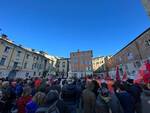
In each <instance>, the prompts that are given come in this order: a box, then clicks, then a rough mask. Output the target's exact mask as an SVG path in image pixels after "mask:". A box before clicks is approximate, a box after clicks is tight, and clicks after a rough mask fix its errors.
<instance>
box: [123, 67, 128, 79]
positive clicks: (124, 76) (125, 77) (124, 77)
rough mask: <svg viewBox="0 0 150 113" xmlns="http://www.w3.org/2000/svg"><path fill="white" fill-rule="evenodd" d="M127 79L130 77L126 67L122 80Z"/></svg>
mask: <svg viewBox="0 0 150 113" xmlns="http://www.w3.org/2000/svg"><path fill="white" fill-rule="evenodd" d="M127 79H128V76H127V71H126V69H124V74H123V78H122V81H126V80H127Z"/></svg>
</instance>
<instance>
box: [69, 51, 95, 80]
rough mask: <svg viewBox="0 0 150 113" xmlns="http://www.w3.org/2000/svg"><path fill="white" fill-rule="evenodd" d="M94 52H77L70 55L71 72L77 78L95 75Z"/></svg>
mask: <svg viewBox="0 0 150 113" xmlns="http://www.w3.org/2000/svg"><path fill="white" fill-rule="evenodd" d="M92 57H93V52H92V50H89V51H79V50H78V51H77V52H71V53H70V64H71V72H70V74H71V73H72V74H74V75H75V76H79V77H81V76H85V75H92V74H93V66H92Z"/></svg>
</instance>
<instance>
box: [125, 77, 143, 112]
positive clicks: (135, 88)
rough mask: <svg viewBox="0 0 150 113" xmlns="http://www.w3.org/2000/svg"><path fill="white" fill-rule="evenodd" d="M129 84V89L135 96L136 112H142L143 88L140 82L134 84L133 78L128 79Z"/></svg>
mask: <svg viewBox="0 0 150 113" xmlns="http://www.w3.org/2000/svg"><path fill="white" fill-rule="evenodd" d="M127 84H128V89H127V91H128V92H129V93H130V94H131V95H132V96H133V98H134V105H135V111H136V113H142V103H141V93H142V88H141V87H140V86H139V85H138V84H133V80H132V79H128V80H127Z"/></svg>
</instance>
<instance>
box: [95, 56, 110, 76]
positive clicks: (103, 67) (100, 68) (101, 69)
mask: <svg viewBox="0 0 150 113" xmlns="http://www.w3.org/2000/svg"><path fill="white" fill-rule="evenodd" d="M110 58H111V56H101V57H95V58H93V59H92V64H93V71H94V73H95V74H100V73H105V72H106V71H107V64H106V62H107V60H109V59H110Z"/></svg>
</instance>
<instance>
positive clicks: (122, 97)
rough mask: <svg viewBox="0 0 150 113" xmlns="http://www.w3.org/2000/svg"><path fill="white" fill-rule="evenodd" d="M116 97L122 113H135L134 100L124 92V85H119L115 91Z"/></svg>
mask: <svg viewBox="0 0 150 113" xmlns="http://www.w3.org/2000/svg"><path fill="white" fill-rule="evenodd" d="M117 97H118V99H119V101H120V104H121V106H122V108H123V111H124V113H135V111H134V98H133V97H132V96H131V94H129V93H128V92H127V91H126V89H125V85H124V84H123V83H122V82H121V83H120V84H119V87H118V89H117Z"/></svg>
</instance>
